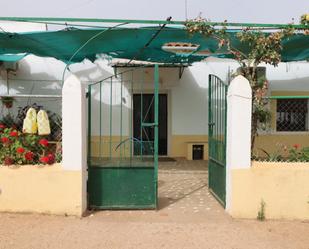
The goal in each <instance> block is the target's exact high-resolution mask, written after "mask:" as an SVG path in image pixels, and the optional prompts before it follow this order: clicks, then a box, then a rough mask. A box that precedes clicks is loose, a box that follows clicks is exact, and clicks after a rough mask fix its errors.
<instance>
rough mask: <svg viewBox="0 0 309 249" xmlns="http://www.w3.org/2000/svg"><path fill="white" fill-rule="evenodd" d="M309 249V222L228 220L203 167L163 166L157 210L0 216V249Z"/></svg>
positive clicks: (161, 168) (183, 163)
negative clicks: (82, 214) (210, 188)
mask: <svg viewBox="0 0 309 249" xmlns="http://www.w3.org/2000/svg"><path fill="white" fill-rule="evenodd" d="M6 248H9V249H20V248H25V249H45V248H72V249H73V248H74V249H81V248H103V249H105V248H106V249H109V248H147V249H150V248H160V249H163V248H177V249H178V248H203V249H208V248H209V249H217V248H218V249H225V248H228V249H229V248H231V249H251V248H256V249H277V248H278V249H309V221H307V222H306V221H269V220H267V221H264V222H260V221H257V220H238V219H232V218H231V217H229V215H227V214H226V213H225V211H224V209H223V208H222V207H221V206H220V205H219V204H218V203H217V201H216V200H215V199H214V198H213V197H212V196H211V195H210V194H209V192H208V189H207V168H205V165H204V164H203V163H202V162H194V163H191V162H178V161H177V162H166V163H161V165H160V170H159V210H158V211H153V210H149V211H100V212H98V211H96V212H94V211H93V212H90V213H89V214H88V215H87V216H86V217H84V218H81V219H80V218H76V217H65V216H51V215H39V214H11V213H0V249H6Z"/></svg>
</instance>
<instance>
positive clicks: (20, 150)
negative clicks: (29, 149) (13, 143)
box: [16, 147, 25, 154]
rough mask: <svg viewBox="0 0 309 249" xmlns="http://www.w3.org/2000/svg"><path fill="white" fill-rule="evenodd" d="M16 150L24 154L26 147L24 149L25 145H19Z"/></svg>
mask: <svg viewBox="0 0 309 249" xmlns="http://www.w3.org/2000/svg"><path fill="white" fill-rule="evenodd" d="M16 152H17V153H18V154H23V153H24V152H25V149H24V148H23V147H18V148H17V149H16Z"/></svg>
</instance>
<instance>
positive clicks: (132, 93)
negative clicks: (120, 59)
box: [129, 70, 134, 166]
mask: <svg viewBox="0 0 309 249" xmlns="http://www.w3.org/2000/svg"><path fill="white" fill-rule="evenodd" d="M133 95H134V92H133V70H132V71H131V103H130V105H131V114H130V128H129V129H130V135H129V138H130V139H131V141H130V166H132V157H133V155H132V152H133V150H132V145H134V139H133V131H132V130H133V111H134V110H133Z"/></svg>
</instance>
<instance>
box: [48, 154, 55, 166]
mask: <svg viewBox="0 0 309 249" xmlns="http://www.w3.org/2000/svg"><path fill="white" fill-rule="evenodd" d="M47 157H48V164H53V163H55V155H54V154H48V156H47Z"/></svg>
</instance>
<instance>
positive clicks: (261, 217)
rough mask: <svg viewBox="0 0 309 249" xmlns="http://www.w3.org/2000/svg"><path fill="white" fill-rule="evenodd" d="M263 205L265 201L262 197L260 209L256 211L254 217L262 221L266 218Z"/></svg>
mask: <svg viewBox="0 0 309 249" xmlns="http://www.w3.org/2000/svg"><path fill="white" fill-rule="evenodd" d="M265 206H266V203H265V202H264V200H263V199H262V200H261V203H260V210H259V211H258V215H257V217H256V218H257V219H258V220H259V221H264V220H265V218H266V217H265Z"/></svg>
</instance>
